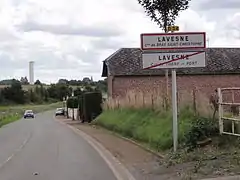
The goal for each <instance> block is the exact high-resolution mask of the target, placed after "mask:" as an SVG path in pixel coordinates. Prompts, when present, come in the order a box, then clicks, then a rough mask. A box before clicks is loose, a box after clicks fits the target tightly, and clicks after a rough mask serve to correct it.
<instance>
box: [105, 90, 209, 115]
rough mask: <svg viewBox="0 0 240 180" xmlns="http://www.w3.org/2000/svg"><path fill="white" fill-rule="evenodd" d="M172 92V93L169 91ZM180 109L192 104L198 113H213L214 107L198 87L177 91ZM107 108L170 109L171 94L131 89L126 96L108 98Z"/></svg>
mask: <svg viewBox="0 0 240 180" xmlns="http://www.w3.org/2000/svg"><path fill="white" fill-rule="evenodd" d="M169 94H171V93H169ZM177 100H178V109H181V108H182V107H186V106H190V107H191V108H192V109H193V110H194V111H195V112H196V113H198V112H201V113H204V114H206V113H207V114H209V113H212V110H213V108H212V107H211V105H210V103H209V97H207V96H206V95H204V94H203V93H201V92H200V91H198V90H197V89H192V90H185V91H179V92H178V93H177ZM104 108H105V109H116V108H151V109H168V108H171V96H168V97H167V96H166V94H164V93H161V92H160V93H156V92H154V93H151V92H149V93H142V92H134V91H129V92H127V93H126V96H122V97H116V98H114V99H111V98H109V99H107V100H106V101H105V103H104Z"/></svg>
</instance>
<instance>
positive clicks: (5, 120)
mask: <svg viewBox="0 0 240 180" xmlns="http://www.w3.org/2000/svg"><path fill="white" fill-rule="evenodd" d="M20 118H21V115H20V114H11V115H7V116H4V117H2V118H0V128H1V127H2V126H4V125H6V124H9V123H12V122H14V121H17V120H18V119H20Z"/></svg>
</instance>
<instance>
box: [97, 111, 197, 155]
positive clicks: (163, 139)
mask: <svg viewBox="0 0 240 180" xmlns="http://www.w3.org/2000/svg"><path fill="white" fill-rule="evenodd" d="M193 118H194V115H193V112H192V111H191V110H190V109H189V108H185V109H183V110H182V111H181V113H180V116H179V140H180V141H183V139H184V134H185V132H187V131H188V128H190V123H191V121H192V119H193ZM94 124H96V125H100V126H102V127H104V128H106V129H108V130H111V131H114V132H117V133H119V134H121V135H123V136H125V137H129V138H133V139H135V140H137V141H139V142H142V143H144V144H148V145H149V146H150V147H151V148H153V149H155V150H157V151H162V150H166V149H169V148H171V147H172V113H171V111H169V112H156V111H153V110H151V109H140V110H139V109H138V110H137V109H118V110H106V111H104V112H103V113H102V114H101V115H100V116H99V117H98V118H97V119H96V121H94Z"/></svg>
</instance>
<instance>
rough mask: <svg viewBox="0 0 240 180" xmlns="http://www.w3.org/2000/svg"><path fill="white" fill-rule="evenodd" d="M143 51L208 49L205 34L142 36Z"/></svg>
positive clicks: (187, 33) (185, 33) (186, 33)
mask: <svg viewBox="0 0 240 180" xmlns="http://www.w3.org/2000/svg"><path fill="white" fill-rule="evenodd" d="M141 48H142V50H167V49H168V50H173V49H196V48H206V33H205V32H184V33H162V34H141Z"/></svg>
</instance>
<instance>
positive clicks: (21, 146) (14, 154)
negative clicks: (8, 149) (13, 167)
mask: <svg viewBox="0 0 240 180" xmlns="http://www.w3.org/2000/svg"><path fill="white" fill-rule="evenodd" d="M31 137H32V133H31V134H30V135H29V136H28V137H27V138H26V139H25V140H24V141H23V143H22V144H21V145H20V146H19V147H18V148H17V149H15V151H14V153H12V155H11V156H9V157H8V158H7V159H6V160H5V161H4V162H3V163H2V164H0V169H1V168H3V167H4V166H5V165H6V164H7V163H8V162H9V161H10V160H12V158H13V157H14V156H16V154H17V153H18V152H20V151H21V150H22V149H23V148H24V146H25V145H26V144H27V143H28V141H29V140H30V138H31Z"/></svg>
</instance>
